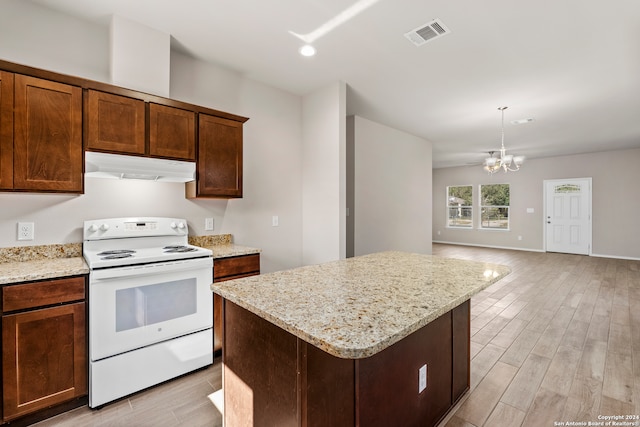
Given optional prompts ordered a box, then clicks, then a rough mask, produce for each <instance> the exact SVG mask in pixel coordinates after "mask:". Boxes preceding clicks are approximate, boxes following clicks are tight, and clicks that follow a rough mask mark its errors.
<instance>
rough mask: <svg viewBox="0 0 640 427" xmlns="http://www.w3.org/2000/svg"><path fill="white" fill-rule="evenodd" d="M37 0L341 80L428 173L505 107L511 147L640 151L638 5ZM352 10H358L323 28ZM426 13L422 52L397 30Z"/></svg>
mask: <svg viewBox="0 0 640 427" xmlns="http://www.w3.org/2000/svg"><path fill="white" fill-rule="evenodd" d="M32 1H33V2H34V3H38V4H40V5H44V6H47V7H50V8H53V9H56V10H59V11H62V12H65V13H68V14H72V15H75V16H78V17H82V18H84V19H88V20H91V21H95V22H97V23H99V24H101V25H107V22H108V20H109V18H108V17H109V16H110V15H111V14H117V15H120V16H123V17H126V18H129V19H131V20H134V21H137V22H139V23H142V24H145V25H147V26H150V27H152V28H155V29H157V30H160V31H163V32H166V33H169V34H171V35H172V37H173V42H174V47H176V48H179V49H181V50H183V51H185V52H188V53H190V54H191V55H193V56H195V57H198V58H201V59H203V60H205V61H209V62H212V63H215V64H217V65H221V66H224V67H227V68H230V69H233V70H236V71H238V72H239V73H242V74H243V75H245V76H247V77H249V78H252V79H255V80H259V81H262V82H265V83H268V84H271V85H273V86H276V87H279V88H282V89H284V90H287V91H290V92H292V93H296V94H300V95H304V94H306V93H309V92H312V91H314V90H315V89H318V88H321V87H323V86H325V85H328V84H330V83H334V82H336V81H338V80H342V81H344V82H346V83H347V85H348V88H349V92H348V113H349V114H357V115H359V116H362V117H364V118H367V119H370V120H374V121H377V122H379V123H382V124H385V125H387V126H391V127H394V128H397V129H400V130H403V131H406V132H408V133H411V134H414V135H417V136H420V137H423V138H425V139H427V140H429V141H431V142H432V143H433V162H434V164H433V165H434V167H448V166H459V165H465V164H470V163H479V162H482V160H483V159H484V158H485V157H487V154H486V153H487V152H488V151H490V150H496V149H499V148H500V143H499V137H500V113H499V111H498V107H500V106H508V107H509V108H508V109H507V110H506V112H505V122H506V126H505V144H506V147H507V152H508V153H511V154H519V155H525V156H526V157H527V158H529V159H532V158H539V157H548V156H557V155H565V154H574V153H586V152H595V151H603V150H615V149H624V148H631V147H640V2H638V1H637V0H608V1H602V0H561V1H558V0H538V1H529V2H524V1H514V0H484V1H479V0H457V1H456V0H453V1H452V0H359V1H358V0H270V1H266V0H180V1H177V0H135V1H133V0H91V1H87V0H32ZM354 5H355V6H364V7H362V9H363V10H361V11H360V12H359V13H357V14H352V15H353V16H351V17H350V18H349V19H347V20H346V21H345V22H342V23H341V24H340V25H337V26H336V25H331V24H332V23H336V19H337V18H339V17H341V16H344V15H345V14H344V13H343V12H345V11H352V10H354V7H355V6H354ZM435 18H438V19H440V20H441V21H442V22H443V23H444V24H445V25H446V26H447V27H448V29H449V30H450V31H451V33H450V34H448V35H446V36H444V37H441V38H438V39H435V40H432V41H431V42H429V43H426V44H424V45H422V46H421V47H416V46H414V45H413V44H412V43H411V42H409V41H408V40H407V39H406V38H405V37H404V33H406V32H408V31H410V30H412V29H414V28H416V27H418V26H420V25H422V24H425V23H427V22H429V21H431V20H433V19H435ZM338 22H339V21H338ZM327 23H328V27H327ZM323 25H324V27H323ZM318 28H320V29H322V28H328V31H327V32H326V33H325V34H324V35H322V36H320V37H318V38H317V39H316V40H315V42H314V43H313V45H314V46H315V47H316V48H317V52H318V53H317V55H316V56H315V57H313V58H305V57H302V56H300V55H299V54H298V48H299V47H300V46H302V44H303V42H302V41H301V40H300V38H298V37H296V36H294V35H292V34H291V33H290V32H294V33H298V34H309V33H312V32H313V31H314V30H316V29H318ZM529 117H531V118H534V121H533V122H532V123H528V124H524V125H517V126H516V125H511V124H510V123H509V122H510V121H511V120H516V119H522V118H529Z"/></svg>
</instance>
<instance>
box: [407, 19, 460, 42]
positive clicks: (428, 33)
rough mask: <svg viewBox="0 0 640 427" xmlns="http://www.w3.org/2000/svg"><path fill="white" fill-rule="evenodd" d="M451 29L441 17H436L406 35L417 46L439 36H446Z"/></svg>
mask: <svg viewBox="0 0 640 427" xmlns="http://www.w3.org/2000/svg"><path fill="white" fill-rule="evenodd" d="M449 33H451V31H450V30H449V29H448V28H447V27H446V26H445V25H444V24H443V23H442V21H441V20H439V19H434V20H433V21H431V22H427V23H426V24H424V25H420V26H419V27H418V28H414V29H413V30H411V31H409V32H408V33H406V34H405V35H404V36H405V37H406V38H408V39H409V41H411V43H413V44H415V45H416V46H422V45H423V44H425V43H426V42H428V41H431V40H435V39H437V38H438V37H442V36H446V35H447V34H449Z"/></svg>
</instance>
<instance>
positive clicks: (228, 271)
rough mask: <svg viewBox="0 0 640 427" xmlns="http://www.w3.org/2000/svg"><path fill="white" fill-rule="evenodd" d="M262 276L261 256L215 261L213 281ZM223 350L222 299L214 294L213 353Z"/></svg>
mask: <svg viewBox="0 0 640 427" xmlns="http://www.w3.org/2000/svg"><path fill="white" fill-rule="evenodd" d="M258 274H260V254H255V255H242V256H237V257H231V258H220V259H216V260H214V261H213V281H214V282H224V281H225V280H232V279H239V278H241V277H249V276H256V275H258ZM221 349H222V297H221V296H220V295H218V294H213V351H214V352H215V351H218V350H221Z"/></svg>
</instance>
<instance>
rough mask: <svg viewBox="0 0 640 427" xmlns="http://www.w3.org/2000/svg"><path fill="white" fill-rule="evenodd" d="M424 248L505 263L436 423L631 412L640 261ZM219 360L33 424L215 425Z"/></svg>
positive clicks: (467, 426)
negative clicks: (463, 372)
mask: <svg viewBox="0 0 640 427" xmlns="http://www.w3.org/2000/svg"><path fill="white" fill-rule="evenodd" d="M433 254H434V255H441V256H447V257H452V258H463V259H471V260H478V261H487V262H493V263H499V264H505V265H508V266H510V267H511V269H512V273H511V274H510V275H508V276H507V277H505V278H504V279H503V280H501V281H500V282H498V283H496V284H494V285H493V286H491V287H489V288H488V289H486V290H484V291H483V292H481V293H480V294H478V295H477V296H475V297H474V298H473V299H472V303H471V315H472V320H471V334H472V337H471V357H472V361H471V390H470V392H469V393H467V395H466V396H465V397H464V398H463V399H462V401H461V402H460V403H459V405H458V406H457V408H456V409H455V410H454V411H453V412H452V414H450V416H449V417H447V418H446V419H445V420H444V421H443V422H442V423H441V426H442V427H444V426H446V427H481V426H487V427H500V426H509V427H518V426H523V427H536V426H543V427H550V426H554V422H568V421H574V422H577V421H585V422H588V421H592V422H593V421H598V416H599V415H627V414H628V415H640V261H629V260H619V259H607V258H595V257H587V256H579V255H567V254H555V253H537V252H525V251H510V250H500V249H487V248H474V247H465V246H455V245H442V244H434V245H433ZM220 369H221V366H220V361H219V360H217V361H216V363H215V364H214V365H213V366H212V367H211V368H208V369H206V370H203V371H199V372H197V373H195V374H192V375H188V376H186V377H183V378H180V379H178V380H176V381H171V382H169V383H166V384H163V385H161V386H158V387H154V388H152V389H150V390H147V391H143V392H141V393H138V394H135V395H133V396H131V397H129V398H127V399H123V400H121V401H118V402H116V403H113V404H110V405H107V406H105V407H104V408H102V409H100V410H98V411H93V410H90V409H88V408H79V409H76V410H75V411H71V412H69V413H67V414H64V415H61V416H58V417H55V418H52V419H50V420H47V421H45V422H42V423H40V424H38V426H40V427H43V426H136V427H143V426H154V427H163V426H189V427H191V426H208V427H212V426H220V425H222V422H221V417H220V413H219V412H218V411H217V410H216V409H215V407H214V405H213V404H212V403H211V401H210V400H209V398H208V397H207V396H209V395H210V394H211V393H213V392H214V391H216V390H218V389H219V388H220V387H221V373H220ZM639 425H640V424H639Z"/></svg>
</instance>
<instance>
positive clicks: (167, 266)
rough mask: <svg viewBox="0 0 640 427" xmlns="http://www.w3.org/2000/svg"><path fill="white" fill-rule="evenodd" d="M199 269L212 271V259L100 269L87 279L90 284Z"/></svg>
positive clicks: (92, 271)
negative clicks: (98, 281) (97, 281)
mask: <svg viewBox="0 0 640 427" xmlns="http://www.w3.org/2000/svg"><path fill="white" fill-rule="evenodd" d="M199 268H211V269H213V258H211V257H205V258H195V259H193V258H192V259H188V260H176V261H169V262H162V263H156V264H141V265H130V266H126V267H112V268H102V269H96V270H91V273H90V275H89V278H90V280H91V282H93V281H94V280H109V279H118V278H122V277H133V276H151V275H154V274H161V273H165V272H174V271H184V270H195V269H199Z"/></svg>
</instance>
